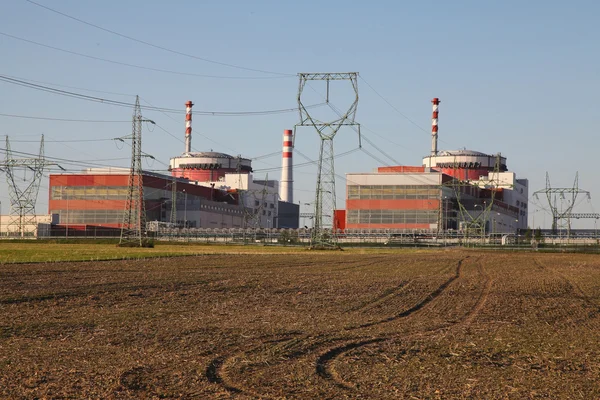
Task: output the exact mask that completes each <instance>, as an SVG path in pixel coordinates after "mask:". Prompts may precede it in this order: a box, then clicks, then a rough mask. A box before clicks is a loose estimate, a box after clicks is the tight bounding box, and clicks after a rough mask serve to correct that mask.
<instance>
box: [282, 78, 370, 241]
mask: <svg viewBox="0 0 600 400" xmlns="http://www.w3.org/2000/svg"><path fill="white" fill-rule="evenodd" d="M298 76H299V78H300V83H299V88H298V109H299V112H300V123H298V124H296V125H295V126H294V142H295V140H296V131H297V128H298V127H302V126H312V127H314V128H315V130H316V131H317V134H318V135H319V138H320V139H321V145H320V148H319V162H318V166H317V169H318V171H317V188H316V191H315V213H314V215H315V217H314V226H313V230H312V233H311V248H331V247H334V248H335V247H338V243H337V242H338V237H337V232H336V229H335V227H334V224H333V220H334V211H335V208H336V204H335V203H336V201H335V200H336V198H335V167H334V151H333V139H334V137H335V135H336V134H337V133H338V131H339V130H340V128H341V127H342V126H352V127H353V128H354V129H355V130H356V131H357V133H358V140H359V145H360V124H358V123H356V122H354V119H355V117H356V109H357V106H358V72H344V73H300V74H298ZM309 81H321V82H325V84H326V93H327V94H326V98H325V102H326V103H327V104H328V105H329V106H330V107H331V108H332V109H333V110H334V111H336V114H338V118H337V119H335V120H332V121H319V120H317V119H316V118H314V117H313V116H312V115H311V114H310V113H309V112H308V107H307V106H305V105H304V103H303V101H302V94H303V90H304V87H305V85H306V84H307V83H308V82H309ZM331 81H348V82H350V84H351V85H352V89H353V90H354V100H353V101H352V103H351V105H350V107H349V108H348V111H346V113H345V114H341V113H338V112H337V110H336V109H335V108H334V107H333V105H332V104H330V103H329V91H330V85H329V84H330V82H331ZM356 128H358V129H356Z"/></svg>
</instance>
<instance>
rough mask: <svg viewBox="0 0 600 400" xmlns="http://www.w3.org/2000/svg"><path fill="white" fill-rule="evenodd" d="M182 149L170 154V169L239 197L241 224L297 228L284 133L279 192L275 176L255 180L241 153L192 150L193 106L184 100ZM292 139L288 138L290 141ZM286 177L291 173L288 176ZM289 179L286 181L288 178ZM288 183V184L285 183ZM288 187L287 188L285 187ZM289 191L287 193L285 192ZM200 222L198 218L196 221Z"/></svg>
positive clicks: (196, 182)
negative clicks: (173, 154) (179, 152)
mask: <svg viewBox="0 0 600 400" xmlns="http://www.w3.org/2000/svg"><path fill="white" fill-rule="evenodd" d="M185 106H186V117H185V120H186V127H185V151H184V153H183V154H182V155H181V156H177V157H173V158H171V160H170V162H169V171H170V173H171V175H172V176H173V177H175V178H180V179H186V180H189V181H192V182H195V184H196V185H199V186H205V187H210V188H211V189H214V190H219V191H225V192H227V193H230V194H231V196H235V198H236V199H238V202H239V205H240V208H241V209H242V210H243V213H244V221H243V224H242V226H243V227H250V228H297V227H298V223H299V212H300V207H299V205H297V204H293V201H292V198H291V190H292V186H291V175H292V166H291V163H290V162H289V161H288V159H291V150H289V152H286V145H287V144H288V142H287V141H286V140H287V139H286V137H287V136H286V135H288V133H289V134H291V131H289V130H286V131H285V133H284V147H283V168H282V171H283V172H282V185H281V186H282V187H281V189H282V192H281V195H280V193H279V192H280V187H279V182H278V181H277V180H254V179H253V176H252V161H251V160H250V159H248V158H243V157H242V156H241V155H238V156H232V155H229V154H226V153H221V152H215V151H201V152H193V151H192V107H193V103H192V102H191V101H188V102H187V103H186V104H185ZM289 143H291V142H289ZM288 177H290V178H289V179H288ZM288 181H289V182H288ZM288 183H289V185H288ZM288 189H289V190H288ZM288 193H290V194H289V195H288ZM198 224H199V225H201V221H198Z"/></svg>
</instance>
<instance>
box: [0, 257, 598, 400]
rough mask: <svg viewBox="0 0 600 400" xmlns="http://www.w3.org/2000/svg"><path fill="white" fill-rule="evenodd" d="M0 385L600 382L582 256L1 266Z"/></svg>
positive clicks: (537, 386)
mask: <svg viewBox="0 0 600 400" xmlns="http://www.w3.org/2000/svg"><path fill="white" fill-rule="evenodd" d="M0 274H1V276H2V280H1V282H0V288H1V290H0V310H1V313H0V397H3V398H32V397H40V398H43V397H51V398H61V397H67V398H78V397H92V398H94V397H96V398H141V397H155V398H161V397H162V398H175V397H184V398H207V397H211V398H230V397H235V398H257V397H260V398H282V397H287V398H340V397H349V398H355V397H359V396H364V397H369V398H389V397H398V398H402V397H406V398H411V396H414V397H416V398H515V399H517V398H519V399H520V398H537V397H540V398H543V397H551V398H597V397H600V389H599V385H598V384H597V383H596V381H597V380H598V376H599V375H598V374H599V372H600V362H599V358H598V356H599V355H600V354H599V353H600V352H599V351H598V350H597V343H598V342H600V341H599V339H600V337H599V336H600V334H599V328H600V320H599V311H600V300H599V299H600V261H597V259H596V257H595V256H589V255H542V254H536V253H530V254H508V253H506V254H503V253H478V252H461V251H437V252H435V251H434V252H419V253H397V254H376V253H374V254H356V253H353V252H344V253H326V254H320V253H310V252H307V253H298V254H286V255H280V254H246V255H232V254H229V255H227V254H223V255H204V256H198V257H189V258H187V257H186V258H177V259H158V260H136V261H110V262H100V263H91V262H86V263H51V264H29V265H28V264H22V265H0Z"/></svg>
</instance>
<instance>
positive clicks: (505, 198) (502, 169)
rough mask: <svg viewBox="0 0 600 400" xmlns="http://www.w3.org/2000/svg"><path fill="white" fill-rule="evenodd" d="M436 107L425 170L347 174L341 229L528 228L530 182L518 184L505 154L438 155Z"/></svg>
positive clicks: (389, 169) (436, 105) (388, 169)
mask: <svg viewBox="0 0 600 400" xmlns="http://www.w3.org/2000/svg"><path fill="white" fill-rule="evenodd" d="M431 102H432V104H433V114H432V129H431V139H432V140H431V153H430V154H429V155H428V156H425V157H424V158H423V163H422V165H420V166H391V167H379V168H377V170H376V171H375V172H370V173H350V174H347V186H346V212H345V213H343V212H338V213H337V214H336V216H337V219H336V226H337V227H338V228H342V229H363V230H364V229H389V230H396V231H398V232H400V233H403V232H440V231H444V232H447V231H459V232H460V231H462V232H464V231H466V230H467V229H472V228H473V227H475V229H476V230H477V231H478V232H485V233H486V234H492V233H496V234H507V233H516V232H517V231H518V230H519V229H525V228H527V206H528V194H529V192H528V186H529V184H528V181H527V179H517V175H516V173H514V172H511V171H509V169H508V166H507V163H506V157H504V156H501V155H500V154H499V153H498V154H486V153H483V152H480V151H475V150H467V149H462V150H442V151H438V148H437V144H438V115H439V104H440V100H439V99H438V98H434V99H433V100H432V101H431ZM344 214H345V215H344Z"/></svg>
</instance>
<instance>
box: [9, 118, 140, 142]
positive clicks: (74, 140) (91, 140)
mask: <svg viewBox="0 0 600 400" xmlns="http://www.w3.org/2000/svg"><path fill="white" fill-rule="evenodd" d="M128 122H129V121H128ZM113 140H114V139H72V140H71V139H66V140H58V139H57V140H46V139H44V142H45V143H82V142H112V141H113ZM11 142H13V143H38V142H39V140H12V139H11Z"/></svg>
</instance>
